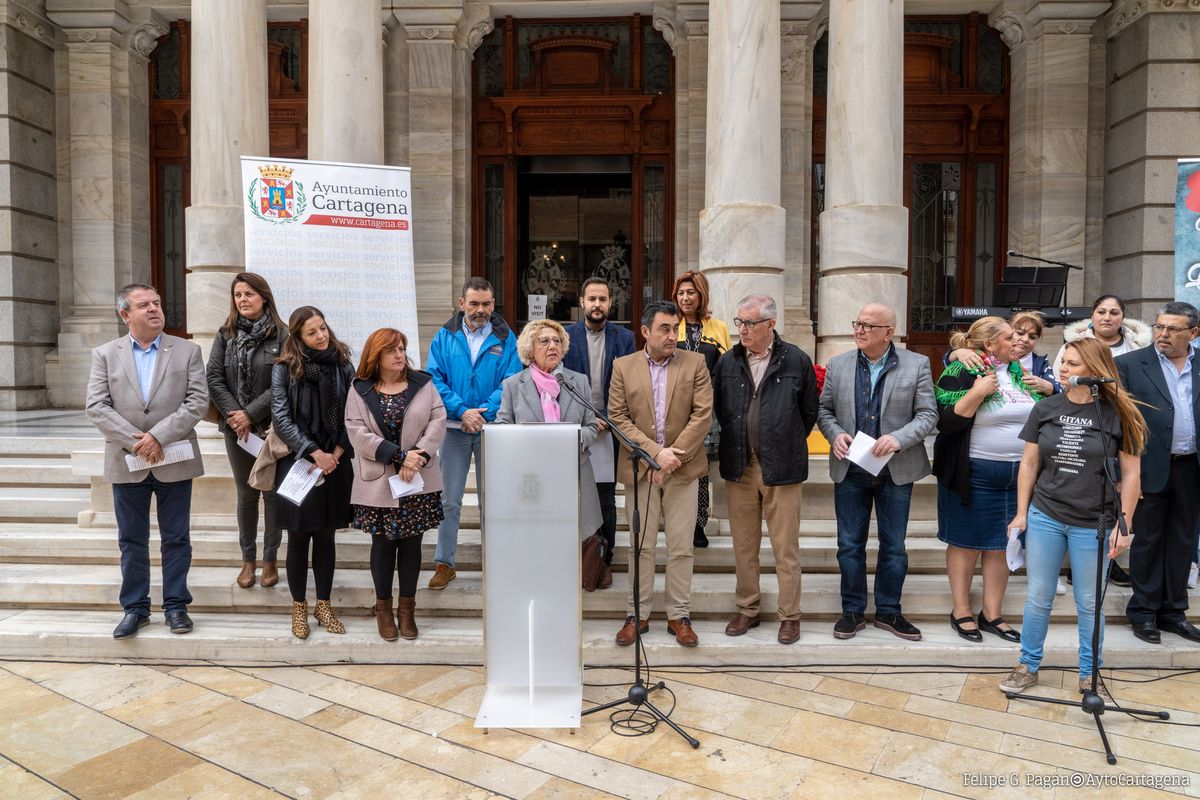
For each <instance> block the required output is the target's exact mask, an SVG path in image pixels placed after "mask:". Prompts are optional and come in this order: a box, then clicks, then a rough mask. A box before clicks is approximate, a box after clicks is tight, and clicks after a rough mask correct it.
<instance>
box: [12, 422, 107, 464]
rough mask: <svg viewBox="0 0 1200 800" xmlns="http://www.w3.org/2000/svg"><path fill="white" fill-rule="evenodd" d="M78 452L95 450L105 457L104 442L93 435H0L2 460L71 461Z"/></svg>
mask: <svg viewBox="0 0 1200 800" xmlns="http://www.w3.org/2000/svg"><path fill="white" fill-rule="evenodd" d="M76 450H93V451H95V452H98V453H100V454H102V455H103V453H104V440H103V439H101V438H100V435H99V434H98V433H96V432H95V430H94V429H93V430H92V435H78V436H53V435H48V436H10V435H6V434H3V433H0V458H3V457H9V456H35V455H36V456H56V457H59V458H63V459H70V457H71V453H73V452H75V451H76Z"/></svg>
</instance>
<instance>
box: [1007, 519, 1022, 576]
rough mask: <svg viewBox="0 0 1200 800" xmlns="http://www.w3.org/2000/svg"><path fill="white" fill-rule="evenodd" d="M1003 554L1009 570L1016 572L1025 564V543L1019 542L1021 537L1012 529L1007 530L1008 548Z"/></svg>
mask: <svg viewBox="0 0 1200 800" xmlns="http://www.w3.org/2000/svg"><path fill="white" fill-rule="evenodd" d="M1014 530H1015V529H1014ZM1004 555H1005V558H1006V559H1007V560H1008V571H1009V572H1016V571H1017V570H1019V569H1020V568H1021V567H1023V566H1025V545H1024V544H1022V543H1021V537H1020V536H1019V535H1017V534H1014V533H1013V532H1012V531H1009V537H1008V548H1007V549H1006V550H1005V553H1004Z"/></svg>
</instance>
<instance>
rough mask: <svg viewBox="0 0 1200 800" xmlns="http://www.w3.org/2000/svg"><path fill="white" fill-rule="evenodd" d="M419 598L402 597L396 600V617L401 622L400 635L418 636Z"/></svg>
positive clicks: (413, 637)
mask: <svg viewBox="0 0 1200 800" xmlns="http://www.w3.org/2000/svg"><path fill="white" fill-rule="evenodd" d="M416 608H417V599H416V598H415V597H401V598H398V599H397V600H396V618H397V619H398V620H399V622H400V635H401V636H403V637H404V638H405V639H415V638H417V633H419V631H417V619H416V616H415V612H416Z"/></svg>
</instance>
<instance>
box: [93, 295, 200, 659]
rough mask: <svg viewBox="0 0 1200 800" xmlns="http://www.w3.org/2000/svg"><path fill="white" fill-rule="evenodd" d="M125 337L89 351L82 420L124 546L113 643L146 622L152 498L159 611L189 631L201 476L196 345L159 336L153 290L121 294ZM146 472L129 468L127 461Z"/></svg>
mask: <svg viewBox="0 0 1200 800" xmlns="http://www.w3.org/2000/svg"><path fill="white" fill-rule="evenodd" d="M117 313H118V314H119V315H120V317H121V321H122V322H124V323H125V325H126V326H128V328H129V335H128V336H122V337H120V338H118V339H114V340H113V341H111V342H108V343H107V344H103V345H101V346H99V347H97V348H96V349H95V350H93V351H92V373H91V377H90V378H89V380H88V389H87V405H86V407H87V415H88V418H89V419H91V421H92V423H93V424H94V425H95V426H96V427H97V428H98V429H99V430H100V432H101V433H103V434H104V479H105V480H106V481H108V482H109V483H111V484H112V489H113V509H114V511H115V512H116V516H117V543H118V545H119V546H120V548H121V607H122V608H123V609H124V610H125V617H124V618H123V619H122V620H121V623H120V624H119V625H117V627H116V630H114V631H113V638H115V639H125V638H128V637H130V636H135V635H136V634H137V632H138V629H139V628H141V627H142V626H143V625H145V624H146V623H147V622H148V621H149V618H150V498H151V497H152V496H153V497H154V498H156V501H157V504H158V527H159V535H160V537H161V539H162V547H161V553H162V571H163V612H164V614H165V616H166V620H167V625H168V626H169V627H170V629H171V632H172V633H187V632H188V631H190V630H191V629H192V620H191V619H190V618H189V617H188V614H187V607H188V604H189V603H191V602H192V596H191V594H190V593H189V592H188V588H187V574H188V568H189V567H190V566H191V563H192V543H191V539H190V538H189V517H190V514H191V504H192V478H195V477H198V476H200V475H203V474H204V464H203V463H202V462H201V460H200V448H199V446H198V445H197V443H196V433H195V428H196V423H197V422H199V421H200V419H201V418H202V417H203V416H204V412H205V410H206V409H207V408H208V384H207V383H206V381H205V379H204V361H203V359H202V358H201V354H200V348H199V346H197V345H195V344H193V343H192V342H189V341H188V340H186V339H180V338H177V337H175V336H168V335H167V334H165V333H163V332H162V330H163V324H164V322H165V319H164V316H163V310H162V300H161V299H160V298H159V296H158V292H156V291H155V290H154V288H153V287H151V286H145V285H143V284H137V283H135V284H130V285H129V286H126V287H124V288H122V289H121V291H120V292H118V294H117ZM181 441H185V442H187V446H185V448H184V449H186V450H190V457H188V458H186V459H184V460H179V461H176V462H174V463H169V464H164V463H162V462H163V461H164V448H168V447H170V445H172V444H175V443H177V442H181ZM128 455H133V456H135V457H137V458H141V459H144V461H145V462H146V463H147V464H148V465H149V466H146V467H141V468H139V469H136V470H132V471H131V470H130V467H129V465H128V464H127V462H126V459H125V457H126V456H128Z"/></svg>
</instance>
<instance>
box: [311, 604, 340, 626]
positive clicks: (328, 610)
mask: <svg viewBox="0 0 1200 800" xmlns="http://www.w3.org/2000/svg"><path fill="white" fill-rule="evenodd" d="M313 616H315V617H316V618H317V622H318V623H320V624H321V625H324V626H325V630H327V631H329V632H330V633H345V632H346V626H345V625H343V624H342V623H341V622H339V621H338V618H337V617H335V616H334V615H333V606H331V605H329V601H328V600H318V601H317V607H316V609H315V610H314V611H313Z"/></svg>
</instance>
